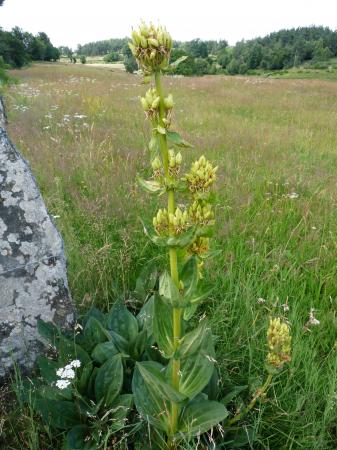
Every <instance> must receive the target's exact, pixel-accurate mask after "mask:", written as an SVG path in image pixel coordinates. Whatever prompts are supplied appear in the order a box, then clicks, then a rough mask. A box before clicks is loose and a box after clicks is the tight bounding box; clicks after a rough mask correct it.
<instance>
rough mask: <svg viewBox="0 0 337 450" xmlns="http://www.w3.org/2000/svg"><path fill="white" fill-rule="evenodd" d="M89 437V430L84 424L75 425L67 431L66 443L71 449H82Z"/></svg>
mask: <svg viewBox="0 0 337 450" xmlns="http://www.w3.org/2000/svg"><path fill="white" fill-rule="evenodd" d="M89 438H90V430H89V428H88V427H87V426H86V425H75V426H74V427H73V428H72V429H71V430H70V431H69V432H68V433H67V444H68V447H69V448H70V449H71V450H83V449H84V448H85V444H86V441H87V440H88V439H89Z"/></svg>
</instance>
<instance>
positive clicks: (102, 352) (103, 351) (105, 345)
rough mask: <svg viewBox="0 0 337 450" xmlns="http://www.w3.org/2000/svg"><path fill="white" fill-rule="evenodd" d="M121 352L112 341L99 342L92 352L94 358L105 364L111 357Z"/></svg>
mask: <svg viewBox="0 0 337 450" xmlns="http://www.w3.org/2000/svg"><path fill="white" fill-rule="evenodd" d="M118 353H119V350H118V348H117V347H116V345H115V344H114V343H113V342H112V341H108V342H102V343H101V344H97V345H96V347H95V348H94V350H93V351H92V353H91V357H92V359H93V360H94V361H95V362H97V363H98V364H104V363H105V361H107V360H108V359H109V358H111V357H112V356H114V355H117V354H118Z"/></svg>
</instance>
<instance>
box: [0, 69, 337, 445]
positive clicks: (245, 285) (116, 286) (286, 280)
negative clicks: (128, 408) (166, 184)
mask: <svg viewBox="0 0 337 450" xmlns="http://www.w3.org/2000/svg"><path fill="white" fill-rule="evenodd" d="M13 75H14V76H15V77H17V78H18V79H19V80H20V82H21V83H20V84H18V85H13V86H11V87H10V88H8V90H7V93H6V104H7V108H8V112H9V134H10V136H11V138H12V140H13V141H14V142H15V144H16V145H17V146H18V147H19V148H20V150H21V152H22V153H23V155H24V156H25V157H26V158H27V159H28V160H29V161H30V163H31V166H32V168H33V171H34V173H35V175H36V177H37V180H38V183H39V186H40V188H41V190H42V193H43V196H44V199H45V201H46V204H47V206H48V208H49V211H50V212H51V214H53V215H54V217H55V221H56V223H57V225H58V228H59V229H60V231H61V233H62V235H63V238H64V240H65V248H66V252H67V256H68V262H69V281H70V288H71V291H72V295H73V297H74V300H75V301H76V304H77V305H78V307H79V308H80V310H86V309H88V308H89V307H90V306H91V305H96V306H98V307H99V308H101V309H103V310H108V309H109V308H110V307H111V306H112V304H113V302H114V301H115V299H116V298H117V297H119V296H121V297H125V298H126V299H128V298H129V297H130V298H131V296H130V292H131V291H132V290H133V289H134V286H135V281H136V277H137V275H139V273H140V272H141V270H142V267H143V265H144V263H145V262H146V261H148V260H149V259H151V258H153V257H156V258H157V259H156V261H157V264H158V266H159V267H160V266H161V265H163V262H164V255H163V258H158V257H157V250H156V249H154V247H153V246H152V244H150V243H149V241H148V240H147V238H146V237H145V236H144V233H143V229H142V226H141V223H140V221H139V216H140V215H142V217H143V218H146V217H147V218H148V220H151V219H152V217H153V215H154V212H155V211H156V206H157V204H156V201H155V200H151V201H150V200H149V198H147V197H145V196H144V195H143V193H142V192H140V190H139V187H138V186H137V185H136V182H135V176H136V173H141V174H142V175H143V176H144V178H146V177H149V176H150V172H149V169H148V154H147V149H146V143H147V141H148V139H149V130H148V127H147V124H146V122H145V120H144V118H143V117H142V115H141V114H140V113H139V98H138V97H139V95H141V94H143V92H144V86H141V84H140V83H141V78H140V77H138V76H136V75H130V74H127V73H124V72H121V71H118V70H116V71H112V70H108V69H97V68H93V67H88V66H84V65H83V66H79V65H76V66H75V65H67V66H63V65H54V66H53V67H52V66H47V65H33V66H32V67H30V68H27V69H22V70H20V71H13ZM165 84H166V86H167V89H168V91H169V92H172V94H173V96H174V98H175V99H176V105H175V110H174V116H173V124H174V126H175V128H178V130H179V128H180V127H181V129H183V130H184V137H185V138H186V139H187V140H188V141H189V142H191V143H192V144H195V146H196V150H194V149H188V150H186V151H185V153H184V157H185V158H186V159H187V161H192V160H194V159H195V157H196V156H197V155H199V154H200V150H201V151H202V152H203V153H204V154H205V155H206V157H207V158H209V159H211V160H212V161H215V162H216V165H218V166H219V171H218V173H219V176H218V178H219V179H218V181H217V201H216V210H217V211H216V216H217V225H216V227H217V233H216V236H217V238H216V239H215V241H216V242H215V245H214V248H216V249H219V250H221V254H220V255H219V256H217V258H216V259H215V260H214V261H212V263H210V265H209V270H208V275H207V278H208V281H209V282H210V283H211V284H212V285H213V286H214V288H215V289H214V291H213V293H212V295H211V298H210V300H209V302H208V303H206V304H205V306H204V307H203V308H204V311H202V310H201V311H200V314H201V315H202V314H203V312H207V315H208V317H209V321H210V323H211V326H212V330H213V333H214V334H215V335H216V336H217V341H216V354H217V364H218V367H219V370H220V377H221V389H222V390H223V392H226V391H227V390H228V388H229V384H231V385H233V384H234V385H236V386H242V385H249V386H250V389H251V391H250V392H249V390H245V391H243V392H242V394H241V396H240V397H239V398H238V400H237V403H236V405H234V406H233V408H234V409H235V408H240V406H242V403H243V402H247V400H249V399H250V398H251V396H252V394H253V393H254V390H255V389H256V387H258V386H260V385H261V383H262V382H263V379H262V378H261V377H262V374H263V373H264V361H265V357H266V352H267V348H266V345H265V341H266V329H267V327H268V317H269V315H270V314H271V313H277V315H280V316H283V317H284V318H285V319H286V320H288V321H289V323H290V326H291V333H292V337H293V338H292V339H293V350H292V362H291V364H290V366H289V369H288V370H286V371H284V372H282V373H281V374H280V375H279V376H277V377H275V379H274V380H273V384H272V386H271V388H270V389H269V392H268V395H267V396H266V397H265V399H262V401H260V402H258V403H257V404H256V405H255V407H254V408H253V410H252V411H251V413H250V414H249V415H248V416H246V417H245V418H244V421H243V426H244V429H246V430H247V433H250V434H255V441H254V443H250V444H247V446H246V448H247V449H248V448H254V449H270V450H275V449H290V450H299V449H313V450H328V449H334V448H335V447H336V439H337V413H336V411H337V408H336V405H337V377H336V373H337V348H336V327H337V322H336V306H337V304H336V302H337V297H336V292H337V268H336V244H337V240H336V239H337V238H336V236H337V220H336V219H337V213H336V211H337V209H336V206H337V193H336V192H337V191H336V166H337V153H336V146H337V138H336V126H337V110H336V102H337V93H336V92H337V91H336V83H335V82H331V81H330V82H328V81H324V80H292V79H281V80H278V79H273V78H254V77H250V78H246V77H240V78H231V77H226V76H217V77H212V76H205V77H202V78H194V77H190V78H172V77H166V78H165ZM176 124H177V126H176ZM19 415H20V421H19V422H18V421H17V419H18V416H19ZM2 416H3V417H2V418H1V419H3V420H4V422H3V426H2V428H1V430H2V431H0V442H1V440H2V441H3V442H5V443H6V445H7V447H6V448H8V449H15V450H17V449H21V448H29V449H37V448H41V449H42V448H43V449H45V448H46V449H47V448H48V449H51V448H57V447H56V444H55V441H54V440H53V439H54V437H55V436H54V437H52V436H51V435H50V434H48V430H46V429H44V428H42V426H39V425H38V422H36V421H34V420H33V417H32V415H31V414H30V412H29V411H26V413H25V415H23V414H21V413H20V412H19V409H18V407H16V406H15V405H14V406H13V408H12V411H6V414H5V413H2ZM1 419H0V420H1ZM1 423H2V422H1ZM18 423H19V424H18ZM34 445H35V446H34ZM218 448H221V446H219V447H218ZM227 448H232V447H231V446H229V447H227Z"/></svg>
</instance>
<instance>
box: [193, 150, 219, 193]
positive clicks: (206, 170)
mask: <svg viewBox="0 0 337 450" xmlns="http://www.w3.org/2000/svg"><path fill="white" fill-rule="evenodd" d="M217 170H218V167H217V166H216V167H213V166H212V164H211V163H210V162H209V161H207V159H206V158H205V157H204V155H202V156H201V157H200V158H199V159H198V161H195V162H194V163H192V166H191V170H190V172H189V173H187V174H186V175H185V180H186V181H187V183H188V185H189V188H190V191H191V192H193V193H197V192H200V191H201V192H205V191H207V190H208V189H209V188H210V187H211V186H212V184H213V183H214V181H215V180H216V171H217Z"/></svg>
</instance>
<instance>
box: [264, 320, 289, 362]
mask: <svg viewBox="0 0 337 450" xmlns="http://www.w3.org/2000/svg"><path fill="white" fill-rule="evenodd" d="M267 340H268V346H269V350H270V351H269V353H268V355H267V364H268V365H269V366H271V367H274V368H275V369H282V368H283V366H284V364H285V363H287V362H290V361H291V356H290V354H291V336H290V330H289V326H288V324H286V323H285V322H282V321H281V319H280V318H279V317H277V318H275V319H270V323H269V328H268V331H267Z"/></svg>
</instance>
